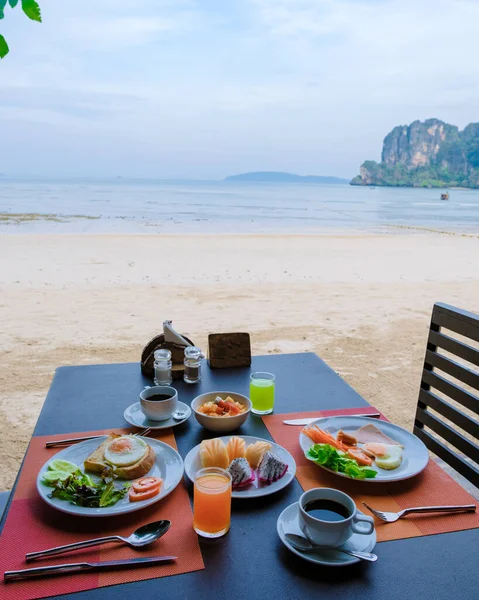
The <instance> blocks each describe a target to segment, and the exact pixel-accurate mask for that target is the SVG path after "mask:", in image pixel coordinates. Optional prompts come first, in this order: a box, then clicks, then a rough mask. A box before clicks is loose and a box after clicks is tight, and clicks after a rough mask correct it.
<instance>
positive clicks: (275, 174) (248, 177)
mask: <svg viewBox="0 0 479 600" xmlns="http://www.w3.org/2000/svg"><path fill="white" fill-rule="evenodd" d="M223 181H246V182H255V183H257V182H269V183H349V180H348V179H342V178H341V177H322V176H321V175H294V174H293V173H282V172H281V171H256V172H255V173H242V174H241V175H230V176H229V177H226V179H224V180H223Z"/></svg>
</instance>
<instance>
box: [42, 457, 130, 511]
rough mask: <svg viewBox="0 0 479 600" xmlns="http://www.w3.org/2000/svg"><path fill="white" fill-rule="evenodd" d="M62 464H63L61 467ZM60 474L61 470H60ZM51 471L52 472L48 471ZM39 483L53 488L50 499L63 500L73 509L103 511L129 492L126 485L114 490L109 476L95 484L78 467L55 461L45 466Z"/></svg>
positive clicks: (115, 487) (106, 474) (128, 485)
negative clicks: (80, 507)
mask: <svg viewBox="0 0 479 600" xmlns="http://www.w3.org/2000/svg"><path fill="white" fill-rule="evenodd" d="M62 463H63V464H62ZM62 468H63V469H64V470H61V469H62ZM50 469H52V470H50ZM42 483H43V484H44V485H47V486H49V487H51V488H53V490H52V492H51V493H50V494H49V497H50V498H59V499H60V500H67V501H68V502H71V503H72V504H75V505H76V506H87V507H89V508H104V507H105V506H112V505H113V504H116V503H117V502H118V500H121V499H122V498H123V497H124V496H125V495H126V494H127V493H128V490H129V488H130V484H128V483H126V484H123V485H122V486H116V485H115V483H114V482H113V478H112V477H111V473H110V472H106V473H105V477H103V474H102V478H101V479H100V481H98V482H95V481H93V480H92V478H91V477H90V476H89V475H87V474H86V473H84V472H83V471H82V470H81V469H80V468H79V467H77V466H76V465H73V464H72V463H68V462H67V461H61V460H56V461H52V462H51V463H50V464H49V465H48V470H47V471H46V472H45V474H44V476H43V478H42Z"/></svg>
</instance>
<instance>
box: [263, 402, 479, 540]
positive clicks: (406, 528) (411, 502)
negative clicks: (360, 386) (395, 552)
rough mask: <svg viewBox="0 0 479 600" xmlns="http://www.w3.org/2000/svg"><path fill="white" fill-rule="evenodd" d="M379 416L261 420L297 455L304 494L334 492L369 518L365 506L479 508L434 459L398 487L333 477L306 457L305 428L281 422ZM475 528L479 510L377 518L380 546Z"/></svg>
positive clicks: (317, 414)
mask: <svg viewBox="0 0 479 600" xmlns="http://www.w3.org/2000/svg"><path fill="white" fill-rule="evenodd" d="M378 412H379V411H378V410H377V409H375V408H373V407H368V408H359V409H358V408H349V409H343V410H325V411H314V412H306V413H291V414H286V415H268V416H266V417H263V421H264V424H265V425H266V427H267V428H268V431H269V432H270V434H271V437H272V438H273V439H274V441H275V442H276V443H277V444H280V445H281V446H283V447H284V448H286V450H288V452H291V454H292V455H293V457H294V460H295V461H296V465H297V471H296V478H297V480H298V481H299V483H300V484H301V487H302V488H303V490H305V491H307V490H310V489H312V488H316V487H331V488H336V489H338V490H341V491H343V492H344V493H346V494H348V495H349V496H351V497H352V498H353V499H354V501H355V503H356V506H357V507H358V508H359V509H360V510H362V511H363V512H365V513H366V514H369V512H368V510H367V509H366V508H365V507H364V506H363V504H362V503H363V502H366V503H367V504H369V505H370V506H372V507H373V508H377V509H379V510H385V511H390V512H398V511H400V510H403V509H404V508H408V507H412V506H434V505H447V504H472V503H475V504H476V507H478V508H479V503H478V502H477V501H476V500H475V499H474V498H473V497H472V496H471V495H470V494H469V493H468V492H466V490H465V489H464V488H462V487H461V486H460V485H459V484H458V483H457V482H456V481H455V480H454V479H453V478H452V477H451V476H450V475H448V474H447V473H446V472H445V471H444V470H443V469H441V467H440V466H439V465H437V464H436V463H435V462H434V461H433V460H429V463H428V465H427V467H426V469H425V470H424V471H423V472H422V473H420V474H419V475H417V476H416V477H412V478H411V479H406V480H405V481H397V482H394V483H368V482H363V481H357V480H352V479H346V478H344V477H340V476H338V475H334V474H333V473H329V472H328V471H325V470H324V469H322V468H321V467H319V466H317V465H315V464H314V463H313V462H311V461H310V460H308V459H307V458H306V457H305V456H304V453H303V451H302V450H301V446H300V445H299V439H298V438H299V433H300V431H301V427H300V426H298V427H295V426H291V425H284V423H283V420H285V419H300V418H305V419H306V418H308V417H316V418H320V417H331V416H339V415H354V414H358V413H361V414H366V413H378ZM381 419H384V420H386V419H385V417H384V416H381ZM476 527H479V512H476V513H458V514H445V513H429V514H427V515H421V514H416V515H414V516H410V517H406V518H404V519H400V520H399V521H396V522H395V523H384V522H383V521H380V520H378V519H376V532H377V537H378V541H379V542H384V541H388V540H399V539H403V538H411V537H418V536H422V535H432V534H436V533H448V532H451V531H462V530H464V529H474V528H476Z"/></svg>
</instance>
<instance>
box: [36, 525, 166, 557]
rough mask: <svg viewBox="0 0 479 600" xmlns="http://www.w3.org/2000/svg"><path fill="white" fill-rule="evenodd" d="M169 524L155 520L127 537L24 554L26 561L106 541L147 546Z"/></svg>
mask: <svg viewBox="0 0 479 600" xmlns="http://www.w3.org/2000/svg"><path fill="white" fill-rule="evenodd" d="M170 525H171V521H167V520H163V521H155V522H154V523H148V525H143V526H142V527H139V528H138V529H137V530H136V531H134V532H133V533H132V534H131V535H130V536H128V537H127V538H125V537H122V536H121V535H109V536H108V537H102V538H96V539H94V540H85V541H84V542H76V543H74V544H66V545H65V546H57V547H56V548H50V549H49V550H42V551H40V552H30V553H29V554H26V555H25V559H26V560H27V561H30V560H35V559H36V558H43V557H45V556H53V555H54V554H62V553H63V552H71V551H72V550H78V549H79V548H89V547H90V546H99V545H100V544H106V543H108V542H123V543H124V544H128V545H129V546H131V547H132V548H142V547H143V546H148V544H151V543H153V542H154V541H155V540H157V539H158V538H160V537H161V536H162V535H164V534H165V533H166V532H167V531H168V529H169V528H170Z"/></svg>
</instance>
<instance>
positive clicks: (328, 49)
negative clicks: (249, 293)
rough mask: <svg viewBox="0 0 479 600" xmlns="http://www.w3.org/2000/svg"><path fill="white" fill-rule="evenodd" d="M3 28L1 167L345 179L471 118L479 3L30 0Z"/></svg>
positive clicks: (35, 172)
mask: <svg viewBox="0 0 479 600" xmlns="http://www.w3.org/2000/svg"><path fill="white" fill-rule="evenodd" d="M38 2H39V4H40V6H41V8H42V15H43V23H42V24H39V23H35V22H33V21H30V20H29V19H27V18H26V17H25V16H24V15H23V14H22V12H21V10H20V9H19V7H18V6H17V8H16V9H14V10H10V9H9V8H8V7H7V8H6V9H5V19H4V20H2V21H0V33H2V34H3V35H4V36H5V38H6V39H7V41H8V43H9V46H10V54H9V55H8V56H7V57H6V58H5V59H3V60H2V61H0V140H1V142H2V143H1V144H0V172H3V173H5V174H7V175H12V176H16V175H28V176H62V177H68V176H81V177H97V176H105V177H110V176H112V177H115V176H117V175H123V176H130V177H157V178H192V179H220V178H223V177H225V176H227V175H230V174H234V173H242V172H247V171H259V170H261V171H288V172H292V173H298V174H302V175H307V174H310V175H336V176H342V177H352V176H354V175H356V174H357V173H358V171H359V165H360V164H361V163H362V162H363V161H364V160H366V159H373V160H379V159H380V153H381V146H382V140H383V139H384V137H385V135H386V134H387V133H388V132H389V131H390V130H391V129H392V128H393V127H394V126H396V125H400V124H408V123H411V122H412V121H414V120H416V119H420V120H424V119H426V118H430V117H437V118H440V119H443V120H445V121H447V122H450V123H453V124H455V125H458V126H459V127H460V128H461V129H462V128H463V127H464V126H465V125H467V124H468V123H469V122H472V121H479V60H478V59H477V57H478V55H479V35H477V31H478V23H479V0H128V1H127V0H95V1H94V2H92V1H90V2H82V3H78V2H74V1H72V0H38Z"/></svg>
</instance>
